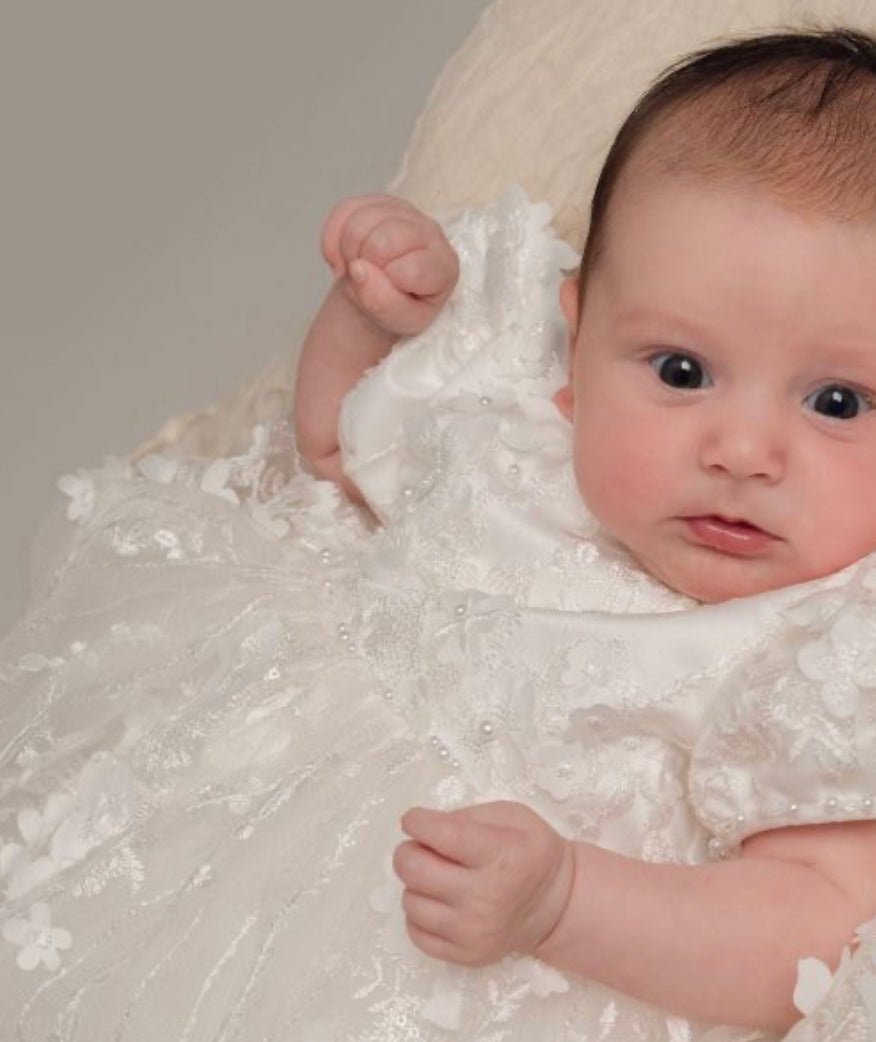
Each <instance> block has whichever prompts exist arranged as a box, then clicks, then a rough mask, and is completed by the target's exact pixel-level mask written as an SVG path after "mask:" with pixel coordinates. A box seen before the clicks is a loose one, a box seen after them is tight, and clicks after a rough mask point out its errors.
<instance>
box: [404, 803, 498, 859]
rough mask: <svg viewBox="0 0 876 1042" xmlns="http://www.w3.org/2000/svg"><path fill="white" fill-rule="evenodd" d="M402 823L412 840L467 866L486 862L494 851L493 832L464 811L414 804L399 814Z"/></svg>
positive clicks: (494, 834) (493, 855) (495, 843)
mask: <svg viewBox="0 0 876 1042" xmlns="http://www.w3.org/2000/svg"><path fill="white" fill-rule="evenodd" d="M401 826H402V829H403V830H404V831H405V832H406V833H407V834H408V835H409V836H410V837H411V838H412V839H415V840H417V842H419V843H422V844H423V845H424V846H427V847H429V848H430V849H432V850H434V851H436V852H437V853H439V854H440V855H441V856H442V857H445V858H448V859H449V860H451V861H455V862H457V863H458V864H460V865H465V866H466V867H468V868H477V867H479V866H481V865H486V864H489V863H490V862H491V861H492V860H493V859H494V857H495V854H496V847H497V837H496V833H495V831H494V830H493V829H491V828H490V827H489V826H488V825H482V824H481V823H479V822H477V821H475V820H474V819H473V818H471V817H469V816H466V814H465V813H463V812H457V813H454V812H452V811H450V812H445V811H434V810H428V809H426V808H424V807H414V808H413V809H412V810H409V811H407V813H406V814H405V815H404V816H403V817H402V820H401Z"/></svg>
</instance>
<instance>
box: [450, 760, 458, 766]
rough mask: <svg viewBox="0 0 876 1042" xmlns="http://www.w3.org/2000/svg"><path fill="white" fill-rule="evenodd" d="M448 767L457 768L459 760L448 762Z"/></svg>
mask: <svg viewBox="0 0 876 1042" xmlns="http://www.w3.org/2000/svg"><path fill="white" fill-rule="evenodd" d="M450 766H451V767H458V766H459V760H457V759H453V760H451V761H450Z"/></svg>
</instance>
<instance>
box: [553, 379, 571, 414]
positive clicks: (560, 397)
mask: <svg viewBox="0 0 876 1042" xmlns="http://www.w3.org/2000/svg"><path fill="white" fill-rule="evenodd" d="M554 405H556V407H557V408H558V409H559V410H560V413H561V414H562V415H563V416H565V418H566V419H567V420H568V421H569V423H571V422H572V416H573V414H574V411H575V402H574V400H573V398H572V384H571V383H567V384H564V385H563V386H562V387H561V388H560V389H559V391H557V392H556V393H555V394H554Z"/></svg>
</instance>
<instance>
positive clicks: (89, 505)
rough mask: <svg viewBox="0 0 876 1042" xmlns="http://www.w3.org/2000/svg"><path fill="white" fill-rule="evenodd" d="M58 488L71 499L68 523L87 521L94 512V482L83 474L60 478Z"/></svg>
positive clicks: (68, 508) (67, 475) (68, 505)
mask: <svg viewBox="0 0 876 1042" xmlns="http://www.w3.org/2000/svg"><path fill="white" fill-rule="evenodd" d="M58 488H59V489H60V490H61V491H62V492H63V493H64V495H65V496H69V497H70V502H69V503H68V504H67V520H68V521H82V522H85V521H87V520H88V519H89V518H90V517H91V514H92V511H93V510H94V481H93V480H92V479H91V478H90V477H89V476H88V475H87V474H84V473H82V472H80V473H79V474H65V475H64V476H63V477H60V478H58Z"/></svg>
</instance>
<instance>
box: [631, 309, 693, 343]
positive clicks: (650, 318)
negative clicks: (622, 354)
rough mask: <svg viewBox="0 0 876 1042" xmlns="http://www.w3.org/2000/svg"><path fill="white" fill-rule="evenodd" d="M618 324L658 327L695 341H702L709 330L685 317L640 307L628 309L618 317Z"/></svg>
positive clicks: (670, 312) (661, 310)
mask: <svg viewBox="0 0 876 1042" xmlns="http://www.w3.org/2000/svg"><path fill="white" fill-rule="evenodd" d="M617 324H618V325H620V326H630V327H634V328H641V327H642V326H648V327H653V326H657V327H660V329H661V330H662V331H664V332H667V333H673V332H676V333H679V334H680V335H682V336H688V337H694V338H695V339H700V338H701V337H703V336H705V335H706V333H707V332H708V328H707V327H706V326H705V325H701V324H700V323H698V322H696V321H694V320H693V319H691V318H689V317H687V316H685V315H680V314H676V313H675V312H672V311H666V310H663V309H662V308H655V307H643V306H639V307H632V308H627V309H626V310H624V311H621V312H620V314H619V315H618V317H617Z"/></svg>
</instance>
